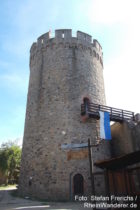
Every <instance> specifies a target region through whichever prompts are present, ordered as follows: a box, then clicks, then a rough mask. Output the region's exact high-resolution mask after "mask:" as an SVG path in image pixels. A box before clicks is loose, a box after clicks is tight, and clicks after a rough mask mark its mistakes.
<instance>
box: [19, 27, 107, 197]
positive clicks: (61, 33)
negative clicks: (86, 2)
mask: <svg viewBox="0 0 140 210" xmlns="http://www.w3.org/2000/svg"><path fill="white" fill-rule="evenodd" d="M85 97H87V98H89V99H90V100H91V101H92V102H93V103H97V104H105V91H104V81H103V54H102V48H101V46H100V44H99V42H98V41H97V40H93V42H92V37H91V36H90V35H88V34H86V33H83V32H80V31H78V32H77V36H76V37H72V31H71V30H70V29H62V30H56V31H55V36H54V37H53V38H51V37H50V33H49V32H48V33H46V34H43V35H42V36H40V37H39V38H38V40H37V42H35V43H33V45H32V47H31V50H30V81H29V90H28V100H27V110H26V120H25V130H24V140H23V150H22V162H21V173H20V180H19V181H20V182H19V192H20V194H22V195H29V196H34V197H39V198H45V199H50V200H69V199H71V198H72V197H73V195H74V194H84V195H89V193H90V192H91V180H90V168H89V159H88V149H87V148H85V147H84V145H86V144H87V141H88V138H90V139H91V142H92V143H95V142H96V137H97V132H98V122H97V121H96V120H94V119H89V120H87V121H86V122H83V121H82V118H81V114H80V109H81V108H80V107H81V104H82V103H83V99H84V98H85ZM79 145H82V146H83V148H76V147H78V146H79ZM108 151H109V150H108V148H107V146H106V145H103V146H99V147H98V148H94V149H93V151H92V156H93V161H94V160H96V159H99V157H100V158H101V157H103V158H105V157H107V156H108V155H109V152H108ZM93 170H94V171H93V172H95V171H97V169H96V168H95V167H94V168H93ZM98 184H99V183H98V181H97V183H96V181H95V185H97V187H99V186H98ZM101 188H102V186H101V187H100V191H101V190H104V189H101Z"/></svg>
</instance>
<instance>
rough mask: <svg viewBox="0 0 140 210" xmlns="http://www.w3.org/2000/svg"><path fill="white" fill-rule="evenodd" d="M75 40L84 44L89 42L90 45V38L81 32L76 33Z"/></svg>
mask: <svg viewBox="0 0 140 210" xmlns="http://www.w3.org/2000/svg"><path fill="white" fill-rule="evenodd" d="M77 39H80V40H82V41H86V42H89V43H91V41H92V36H90V35H88V34H86V33H83V32H81V31H77Z"/></svg>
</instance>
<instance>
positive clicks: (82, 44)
mask: <svg viewBox="0 0 140 210" xmlns="http://www.w3.org/2000/svg"><path fill="white" fill-rule="evenodd" d="M54 46H57V47H58V46H61V47H63V46H64V48H66V47H75V48H77V49H79V48H80V49H83V50H88V51H89V53H90V54H91V55H93V56H94V57H97V60H99V61H100V63H101V64H102V65H103V61H102V60H103V53H102V47H101V45H100V43H99V42H98V41H97V40H96V39H93V41H92V36H90V35H89V34H86V33H84V32H81V31H77V32H76V36H72V30H71V29H57V30H55V33H54V34H52V33H51V31H49V32H47V33H45V34H43V35H41V36H40V37H39V38H38V39H37V42H34V43H33V44H32V46H31V50H30V52H31V54H34V53H35V52H36V51H38V50H40V49H44V48H48V47H54Z"/></svg>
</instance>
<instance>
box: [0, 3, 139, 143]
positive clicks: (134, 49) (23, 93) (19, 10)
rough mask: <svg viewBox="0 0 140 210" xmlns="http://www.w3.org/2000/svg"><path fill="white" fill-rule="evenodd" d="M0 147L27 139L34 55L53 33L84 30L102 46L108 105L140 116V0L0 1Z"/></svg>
mask: <svg viewBox="0 0 140 210" xmlns="http://www.w3.org/2000/svg"><path fill="white" fill-rule="evenodd" d="M0 5H1V6H0V93H1V95H0V96H1V97H0V143H1V142H4V141H7V140H10V139H22V137H23V130H24V120H25V110H26V98H27V89H28V80H29V50H30V47H31V45H32V43H33V42H34V41H36V39H37V38H38V37H39V36H40V35H42V34H43V33H45V32H47V31H49V30H50V29H51V30H52V31H54V30H55V29H62V28H68V29H69V28H71V29H73V31H74V32H76V31H77V30H81V31H83V32H86V33H88V34H90V35H92V36H93V38H95V39H97V40H98V41H99V42H100V44H101V45H102V47H103V54H104V80H105V91H106V99H107V105H108V106H113V107H116V108H122V109H126V110H130V111H134V112H140V94H139V90H140V88H139V86H140V62H139V60H140V59H139V57H140V53H139V51H140V1H139V0H70V1H69V0H51V1H50V0H22V1H19V0H12V1H11V0H4V1H3V0H0Z"/></svg>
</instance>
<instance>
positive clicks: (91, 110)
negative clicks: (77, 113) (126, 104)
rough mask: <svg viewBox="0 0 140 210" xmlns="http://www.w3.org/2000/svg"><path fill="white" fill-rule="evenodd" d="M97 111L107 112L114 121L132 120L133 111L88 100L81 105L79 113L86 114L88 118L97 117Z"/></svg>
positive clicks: (98, 116)
mask: <svg viewBox="0 0 140 210" xmlns="http://www.w3.org/2000/svg"><path fill="white" fill-rule="evenodd" d="M99 111H103V112H108V113H109V115H110V120H111V121H115V122H123V121H129V120H130V119H132V120H134V112H131V111H127V110H123V109H117V108H113V107H109V106H104V105H99V104H94V103H91V102H89V101H86V102H84V104H82V105H81V115H88V116H89V117H90V118H96V119H99V118H100V115H99Z"/></svg>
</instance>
